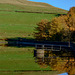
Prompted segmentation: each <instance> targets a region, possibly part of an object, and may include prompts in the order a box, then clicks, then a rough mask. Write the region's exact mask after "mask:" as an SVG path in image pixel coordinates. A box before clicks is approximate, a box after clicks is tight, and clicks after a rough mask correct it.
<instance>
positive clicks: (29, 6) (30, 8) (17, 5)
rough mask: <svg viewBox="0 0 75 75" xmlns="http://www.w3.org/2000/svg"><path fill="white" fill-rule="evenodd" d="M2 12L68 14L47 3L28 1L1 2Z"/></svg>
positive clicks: (11, 0)
mask: <svg viewBox="0 0 75 75" xmlns="http://www.w3.org/2000/svg"><path fill="white" fill-rule="evenodd" d="M0 11H26V12H42V13H58V14H65V13H67V11H66V10H63V9H60V8H56V7H54V6H52V5H49V4H47V3H42V2H32V1H27V0H0Z"/></svg>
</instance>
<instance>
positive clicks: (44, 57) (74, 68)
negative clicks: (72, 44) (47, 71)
mask: <svg viewBox="0 0 75 75" xmlns="http://www.w3.org/2000/svg"><path fill="white" fill-rule="evenodd" d="M34 57H35V62H36V63H38V64H39V65H40V66H42V67H43V68H44V67H47V66H50V67H51V68H52V70H58V71H66V72H68V73H69V74H75V55H73V53H72V52H71V51H67V50H63V51H57V52H56V51H51V50H47V49H38V48H37V49H35V50H34Z"/></svg>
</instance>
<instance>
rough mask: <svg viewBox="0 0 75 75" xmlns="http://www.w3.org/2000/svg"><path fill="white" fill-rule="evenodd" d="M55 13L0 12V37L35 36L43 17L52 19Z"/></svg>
mask: <svg viewBox="0 0 75 75" xmlns="http://www.w3.org/2000/svg"><path fill="white" fill-rule="evenodd" d="M56 16H57V15H55V14H37V13H17V12H3V11H1V12H0V38H11V37H33V32H34V30H35V27H36V24H37V23H38V22H40V21H41V19H48V20H51V19H52V18H54V17H56Z"/></svg>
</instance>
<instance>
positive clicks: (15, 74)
mask: <svg viewBox="0 0 75 75" xmlns="http://www.w3.org/2000/svg"><path fill="white" fill-rule="evenodd" d="M57 74H59V73H58V72H57V71H56V72H54V71H50V72H47V71H46V72H43V71H40V72H1V73H0V75H57Z"/></svg>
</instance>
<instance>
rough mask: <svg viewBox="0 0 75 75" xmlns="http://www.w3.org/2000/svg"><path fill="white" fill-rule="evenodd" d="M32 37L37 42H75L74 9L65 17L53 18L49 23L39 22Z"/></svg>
mask: <svg viewBox="0 0 75 75" xmlns="http://www.w3.org/2000/svg"><path fill="white" fill-rule="evenodd" d="M35 30H36V32H34V37H35V39H37V40H49V41H73V42H74V41H75V36H74V35H75V7H72V8H71V9H70V10H69V11H68V13H67V15H61V16H59V17H55V18H54V19H52V20H51V21H48V20H41V22H39V23H38V24H37V27H36V28H35Z"/></svg>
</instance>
